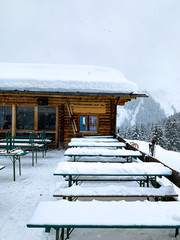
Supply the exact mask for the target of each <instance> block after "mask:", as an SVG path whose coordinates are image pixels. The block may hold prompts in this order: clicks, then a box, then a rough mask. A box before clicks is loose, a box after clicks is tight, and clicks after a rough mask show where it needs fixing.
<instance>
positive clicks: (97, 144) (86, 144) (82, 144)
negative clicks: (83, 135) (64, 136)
mask: <svg viewBox="0 0 180 240" xmlns="http://www.w3.org/2000/svg"><path fill="white" fill-rule="evenodd" d="M76 146H77V147H125V146H126V144H125V143H123V142H109V143H108V142H93V141H92V142H91V141H90V142H86V141H85V140H84V141H82V142H80V141H79V142H70V143H69V144H68V147H76Z"/></svg>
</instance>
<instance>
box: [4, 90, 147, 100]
mask: <svg viewBox="0 0 180 240" xmlns="http://www.w3.org/2000/svg"><path fill="white" fill-rule="evenodd" d="M0 94H19V95H21V94H27V95H46V96H48V95H49V96H51V95H60V96H90V97H127V98H137V97H148V95H147V94H146V93H133V92H131V93H123V92H117V93H108V92H47V91H18V90H0Z"/></svg>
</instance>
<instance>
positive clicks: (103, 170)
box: [54, 162, 172, 176]
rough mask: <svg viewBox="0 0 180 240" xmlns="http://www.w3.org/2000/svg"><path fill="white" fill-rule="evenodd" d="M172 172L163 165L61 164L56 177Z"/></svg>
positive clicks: (147, 163) (146, 163) (168, 173)
mask: <svg viewBox="0 0 180 240" xmlns="http://www.w3.org/2000/svg"><path fill="white" fill-rule="evenodd" d="M171 173H172V171H171V170H170V169H169V168H167V167H165V166H164V165H163V164H161V163H151V162H143V163H102V162H101V163H100V162H97V163H89V162H88V163H87V162H86V163H85V162H60V163H58V165H57V168H56V170H55V172H54V175H60V174H61V175H65V174H67V175H68V174H69V175H73V174H77V175H78V174H79V175H90V174H97V175H103V174H104V175H106V174H107V175H108V174H109V175H122V176H123V175H124V176H126V175H153V176H155V175H171Z"/></svg>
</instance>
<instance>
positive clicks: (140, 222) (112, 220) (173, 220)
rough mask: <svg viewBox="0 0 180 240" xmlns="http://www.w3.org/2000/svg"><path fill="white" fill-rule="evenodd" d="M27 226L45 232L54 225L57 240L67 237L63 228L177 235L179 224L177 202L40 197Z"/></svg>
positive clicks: (179, 211) (179, 208)
mask: <svg viewBox="0 0 180 240" xmlns="http://www.w3.org/2000/svg"><path fill="white" fill-rule="evenodd" d="M27 227H28V228H44V229H45V231H46V232H50V230H51V228H53V229H55V231H56V235H55V239H56V240H64V239H68V238H69V234H70V232H69V231H67V238H65V231H64V230H65V229H68V230H69V229H72V230H73V229H74V228H75V229H76V228H78V229H80V228H92V229H95V228H103V231H105V229H108V228H112V229H115V228H126V229H131V228H132V229H175V237H176V236H177V235H178V230H179V228H180V204H179V202H149V201H142V202H141V201H129V202H128V201H111V202H107V201H97V200H94V201H90V202H89V201H73V202H69V201H67V200H59V201H42V202H40V203H39V204H38V206H37V208H36V210H35V212H34V214H33V216H32V217H31V219H30V220H29V222H28V224H27ZM71 232H72V231H71ZM119 237H120V236H119ZM110 239H112V237H110Z"/></svg>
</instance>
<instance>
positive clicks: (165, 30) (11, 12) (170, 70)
mask: <svg viewBox="0 0 180 240" xmlns="http://www.w3.org/2000/svg"><path fill="white" fill-rule="evenodd" d="M0 62H28V63H32V62H33V63H60V64H88V65H89V64H90V65H101V66H108V67H113V68H117V69H118V70H120V71H122V72H123V73H124V74H125V76H126V77H127V78H128V79H129V80H131V81H134V82H136V83H137V84H138V86H139V88H140V89H147V90H148V91H150V92H152V93H154V92H156V91H157V92H159V93H160V90H161V93H163V92H167V93H172V92H176V93H178V90H179V87H180V0H0Z"/></svg>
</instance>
